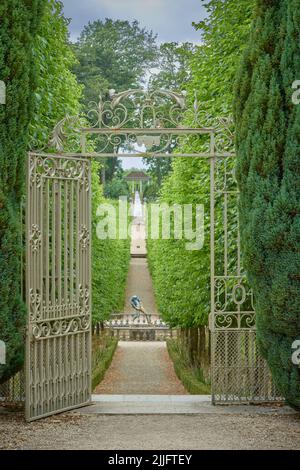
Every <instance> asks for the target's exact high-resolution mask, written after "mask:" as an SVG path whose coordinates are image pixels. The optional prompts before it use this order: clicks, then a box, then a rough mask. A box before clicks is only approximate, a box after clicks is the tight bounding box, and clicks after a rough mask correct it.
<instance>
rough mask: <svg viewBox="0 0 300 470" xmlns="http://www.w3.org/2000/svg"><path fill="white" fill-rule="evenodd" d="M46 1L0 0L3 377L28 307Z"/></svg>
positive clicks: (12, 366)
mask: <svg viewBox="0 0 300 470" xmlns="http://www.w3.org/2000/svg"><path fill="white" fill-rule="evenodd" d="M44 5H45V1H44V0H32V1H24V0H1V4H0V22H1V28H0V77H1V80H4V82H5V83H6V85H7V103H6V105H5V106H2V105H1V106H0V209H1V210H0V332H1V340H2V341H4V342H5V343H6V346H7V361H6V365H5V366H3V365H1V366H0V381H1V382H3V381H5V380H6V379H8V378H9V377H10V376H11V375H12V374H13V373H15V372H16V371H18V370H19V369H20V368H21V367H22V364H23V354H24V350H23V346H24V325H25V317H26V309H25V306H24V303H23V300H22V294H21V258H22V219H21V211H20V208H21V201H22V195H23V191H24V180H25V158H26V148H27V143H28V136H29V133H28V127H29V122H30V119H31V118H32V115H33V110H34V92H35V90H36V86H37V83H36V72H37V69H36V62H35V60H34V55H33V53H32V46H33V41H34V38H35V36H36V34H37V32H38V28H39V25H40V18H41V16H42V12H43V8H44Z"/></svg>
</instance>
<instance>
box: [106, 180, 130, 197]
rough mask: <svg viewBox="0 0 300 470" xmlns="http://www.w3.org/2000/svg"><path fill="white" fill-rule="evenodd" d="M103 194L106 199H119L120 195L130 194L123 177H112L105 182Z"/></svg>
mask: <svg viewBox="0 0 300 470" xmlns="http://www.w3.org/2000/svg"><path fill="white" fill-rule="evenodd" d="M104 195H105V197H107V198H108V199H119V197H120V196H128V197H129V196H130V191H129V187H128V183H127V182H126V181H125V180H124V179H123V178H114V179H113V180H112V181H109V182H108V183H106V185H105V187H104Z"/></svg>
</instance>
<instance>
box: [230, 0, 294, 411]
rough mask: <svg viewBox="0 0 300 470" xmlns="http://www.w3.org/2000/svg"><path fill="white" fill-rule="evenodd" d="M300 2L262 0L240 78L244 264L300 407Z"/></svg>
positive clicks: (273, 364) (284, 389)
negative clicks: (296, 349)
mask: <svg viewBox="0 0 300 470" xmlns="http://www.w3.org/2000/svg"><path fill="white" fill-rule="evenodd" d="M299 44H300V0H257V5H256V14H255V20H254V23H253V26H252V35H251V41H250V43H249V47H248V48H247V50H246V52H245V55H244V58H243V62H242V65H241V69H240V72H239V76H238V81H237V91H236V106H235V118H236V124H237V126H236V127H237V151H238V168H237V176H238V181H239V186H240V190H241V203H240V220H241V233H242V245H243V252H244V262H245V266H246V269H247V272H248V276H249V279H250V282H251V284H252V286H253V289H254V292H255V299H256V312H257V328H258V341H259V344H260V347H261V350H262V353H263V355H264V356H265V358H266V359H267V361H268V364H269V366H270V368H271V371H272V375H273V377H274V380H275V383H276V384H277V386H278V388H279V390H280V392H281V393H282V394H283V396H285V397H286V399H287V401H288V402H289V403H290V404H292V405H293V406H295V407H297V408H300V370H299V367H298V366H295V365H293V364H292V362H291V354H292V350H291V346H292V343H293V341H294V340H295V338H297V337H298V336H299V333H300V313H299V312H300V106H295V105H294V104H293V103H292V93H293V90H292V83H293V81H294V80H296V79H299V78H300V59H299Z"/></svg>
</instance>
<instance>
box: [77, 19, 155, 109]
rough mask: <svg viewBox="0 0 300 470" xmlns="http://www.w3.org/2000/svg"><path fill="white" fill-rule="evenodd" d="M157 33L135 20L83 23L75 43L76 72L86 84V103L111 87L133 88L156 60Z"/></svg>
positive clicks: (107, 20)
mask: <svg viewBox="0 0 300 470" xmlns="http://www.w3.org/2000/svg"><path fill="white" fill-rule="evenodd" d="M155 40H156V37H155V36H154V35H153V33H152V31H150V32H148V31H146V29H144V28H141V27H140V25H139V23H138V21H133V22H132V23H130V22H129V21H121V20H116V21H113V20H111V19H108V18H106V20H105V21H101V20H97V21H94V22H93V23H89V24H88V25H87V26H85V28H84V30H83V32H82V33H81V35H80V38H79V40H78V42H77V44H76V49H75V50H76V55H77V57H78V60H79V64H78V66H76V67H75V73H76V75H77V77H78V80H79V82H80V83H83V84H84V85H85V104H87V105H88V103H89V102H90V101H96V102H97V101H98V97H99V93H100V91H101V93H105V92H108V90H109V89H110V88H113V89H115V90H117V91H118V92H119V91H123V90H127V89H129V88H136V87H137V86H138V85H139V84H140V82H141V80H142V79H143V77H144V75H145V73H146V72H147V70H148V69H149V68H151V67H152V66H153V65H154V63H155V61H156V55H157V51H156V43H155Z"/></svg>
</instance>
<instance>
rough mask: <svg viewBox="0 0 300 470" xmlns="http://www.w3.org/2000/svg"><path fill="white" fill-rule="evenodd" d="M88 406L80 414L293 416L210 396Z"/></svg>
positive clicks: (114, 399)
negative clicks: (217, 402)
mask: <svg viewBox="0 0 300 470" xmlns="http://www.w3.org/2000/svg"><path fill="white" fill-rule="evenodd" d="M92 402H93V403H92V404H91V405H89V406H86V407H84V408H79V409H78V410H76V411H75V412H76V413H83V414H86V413H87V414H90V413H91V414H109V415H110V414H121V415H134V414H146V415H148V414H150V415H151V414H158V415H161V414H218V415H219V414H231V413H235V414H241V413H245V414H272V413H275V412H276V413H279V414H295V415H296V412H294V411H293V410H292V409H291V408H289V407H287V406H282V407H278V406H275V405H274V406H263V405H239V404H236V405H222V406H221V405H218V406H214V405H212V403H211V396H210V395H93V396H92Z"/></svg>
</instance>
